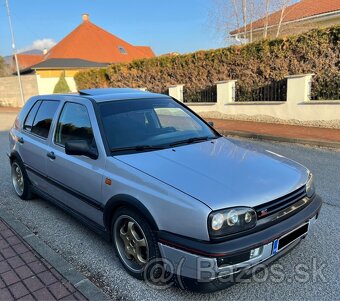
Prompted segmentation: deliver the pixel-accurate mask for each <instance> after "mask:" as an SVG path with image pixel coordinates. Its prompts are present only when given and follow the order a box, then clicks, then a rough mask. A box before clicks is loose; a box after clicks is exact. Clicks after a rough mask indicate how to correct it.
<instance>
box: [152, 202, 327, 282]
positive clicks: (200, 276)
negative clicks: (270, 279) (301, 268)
mask: <svg viewBox="0 0 340 301" xmlns="http://www.w3.org/2000/svg"><path fill="white" fill-rule="evenodd" d="M321 205H322V200H321V198H320V197H319V196H315V197H314V199H313V200H312V201H311V202H310V203H309V205H308V206H307V207H305V208H303V209H302V210H301V211H299V212H297V213H296V214H294V215H293V216H291V217H289V218H287V219H286V220H283V221H281V222H279V223H277V224H275V225H272V226H270V227H268V228H266V229H263V230H261V231H258V232H255V233H252V234H249V235H246V236H242V237H239V238H235V239H233V240H229V241H224V242H218V243H213V242H200V241H195V240H190V239H187V238H183V237H179V236H177V235H176V236H175V235H173V234H169V233H160V235H159V244H158V245H159V249H160V252H161V254H162V257H163V259H164V260H165V262H166V263H167V264H166V265H165V266H166V267H167V269H168V271H169V272H171V273H173V274H177V275H180V276H183V277H185V278H190V279H195V280H198V281H200V282H208V281H212V280H215V279H218V278H225V277H226V276H230V275H233V274H239V273H240V272H244V271H247V270H248V271H250V270H252V269H253V268H254V267H256V266H258V265H260V264H263V263H268V262H272V261H274V260H276V259H277V258H279V257H281V256H282V255H284V254H285V253H287V252H288V251H289V250H291V249H292V248H294V247H295V246H296V245H297V244H298V243H299V242H300V241H301V239H303V238H304V237H305V236H306V235H307V233H302V234H301V235H300V236H298V237H295V238H294V239H293V241H291V242H290V243H289V244H288V245H287V246H286V247H285V248H283V249H282V250H280V251H278V252H277V254H276V252H273V243H274V241H275V240H276V239H278V238H281V237H283V236H285V235H287V234H288V233H291V232H292V231H294V230H295V229H298V228H300V227H301V226H302V225H305V224H306V223H308V225H309V227H308V231H309V230H310V228H311V227H312V226H313V224H314V222H315V220H316V219H317V217H318V214H319V211H320V208H321ZM176 238H177V239H176ZM257 248H259V252H258V254H257V256H253V257H252V258H251V259H249V256H248V258H245V260H243V261H237V263H236V264H230V263H229V264H221V259H224V258H226V259H228V258H235V256H236V257H237V256H239V255H240V254H249V252H250V251H251V250H254V249H257ZM255 255H256V254H255Z"/></svg>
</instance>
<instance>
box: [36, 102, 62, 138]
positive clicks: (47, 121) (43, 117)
mask: <svg viewBox="0 0 340 301" xmlns="http://www.w3.org/2000/svg"><path fill="white" fill-rule="evenodd" d="M58 106H59V101H56V100H44V101H42V103H41V105H40V107H39V109H38V112H37V115H36V116H35V118H34V121H33V126H32V129H31V133H33V134H35V135H37V136H40V137H42V138H45V139H46V138H47V137H48V133H49V131H50V128H51V124H52V120H53V117H54V115H55V113H56V111H57V109H58Z"/></svg>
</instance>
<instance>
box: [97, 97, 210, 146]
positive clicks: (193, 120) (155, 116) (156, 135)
mask: <svg viewBox="0 0 340 301" xmlns="http://www.w3.org/2000/svg"><path fill="white" fill-rule="evenodd" d="M99 107H100V115H101V118H102V121H103V125H104V131H105V135H106V137H107V140H108V143H109V147H110V148H111V151H115V150H119V151H122V150H124V149H127V150H131V149H133V148H135V150H136V151H142V150H156V149H160V148H162V147H163V148H165V147H171V146H177V145H180V144H185V143H194V142H198V141H202V140H209V139H214V138H217V135H216V134H215V133H214V131H213V130H212V129H210V128H209V127H208V126H207V125H206V124H205V123H204V122H203V121H202V120H200V119H199V118H198V117H196V116H195V115H194V114H192V113H191V112H190V111H189V110H187V109H186V108H185V107H182V106H181V105H179V104H178V103H177V102H175V101H174V100H173V99H171V98H165V97H164V98H159V99H136V100H120V101H112V102H106V103H101V104H99Z"/></svg>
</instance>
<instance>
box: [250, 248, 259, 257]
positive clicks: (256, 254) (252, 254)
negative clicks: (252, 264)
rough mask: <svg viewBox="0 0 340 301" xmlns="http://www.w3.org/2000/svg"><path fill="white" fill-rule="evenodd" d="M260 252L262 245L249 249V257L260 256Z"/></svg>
mask: <svg viewBox="0 0 340 301" xmlns="http://www.w3.org/2000/svg"><path fill="white" fill-rule="evenodd" d="M261 253H262V247H259V248H256V249H253V250H251V251H250V257H249V259H253V258H255V257H258V256H260V255H261Z"/></svg>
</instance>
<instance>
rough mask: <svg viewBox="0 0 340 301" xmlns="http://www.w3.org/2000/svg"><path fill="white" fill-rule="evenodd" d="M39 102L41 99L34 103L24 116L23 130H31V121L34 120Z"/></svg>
mask: <svg viewBox="0 0 340 301" xmlns="http://www.w3.org/2000/svg"><path fill="white" fill-rule="evenodd" d="M40 104H41V101H40V100H38V101H37V102H36V103H35V104H34V105H33V107H32V108H31V110H30V111H29V113H28V115H27V117H26V120H25V123H24V130H26V131H29V132H30V131H31V129H32V125H33V121H34V117H35V115H36V114H37V112H38V109H39V106H40Z"/></svg>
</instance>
